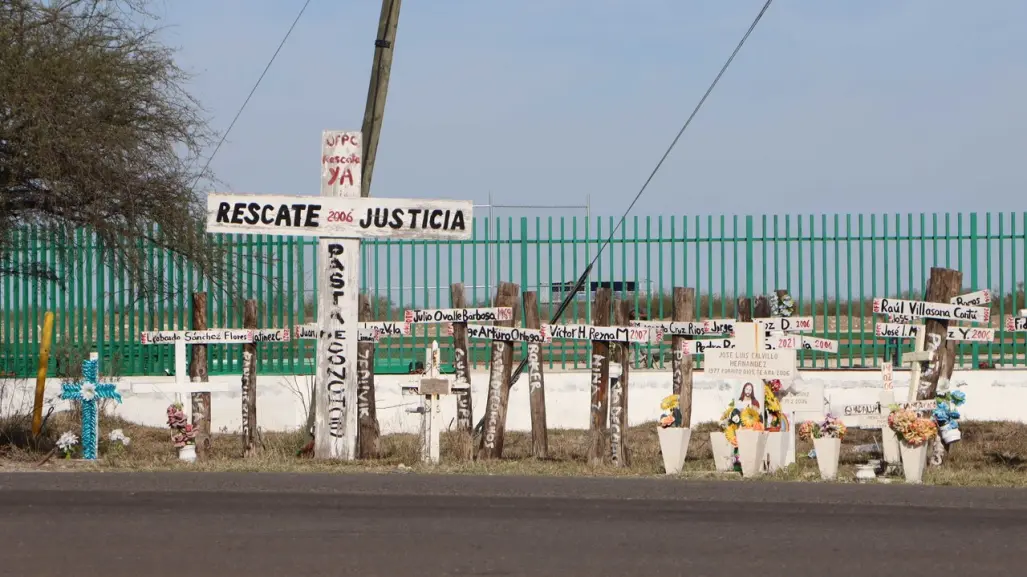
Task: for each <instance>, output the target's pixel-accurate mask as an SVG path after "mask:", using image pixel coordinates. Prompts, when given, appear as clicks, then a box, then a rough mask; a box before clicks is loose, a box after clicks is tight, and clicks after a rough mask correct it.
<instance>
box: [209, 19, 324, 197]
mask: <svg viewBox="0 0 1027 577" xmlns="http://www.w3.org/2000/svg"><path fill="white" fill-rule="evenodd" d="M307 6H310V0H307V1H306V2H304V3H303V7H302V8H300V11H299V14H297V15H296V18H295V19H294V20H293V21H292V26H289V30H288V31H286V33H285V36H284V37H283V38H282V41H281V42H280V43H279V44H278V48H277V49H276V50H275V53H274V54H272V55H271V60H268V62H267V66H265V67H264V71H263V72H261V73H260V78H258V79H257V82H256V83H255V84H254V85H253V88H251V89H250V93H249V95H248V96H246V100H244V101H243V103H242V106H240V107H239V110H238V111H237V112H236V113H235V118H233V119H232V123H231V124H229V125H228V129H227V130H225V133H224V134H223V135H222V136H221V140H220V141H219V142H218V145H217V146H215V147H214V152H212V153H210V157H208V158H207V164H204V165H203V170H201V171H200V172H199V174H197V175H196V181H194V182H193V187H195V186H196V183H197V182H199V181H200V177H201V176H202V175H203V174H204V173H205V172H207V169H208V168H210V163H211V161H212V160H214V156H215V155H216V154H217V153H218V151H219V150H221V145H222V144H224V143H225V139H226V138H228V133H229V132H231V131H232V127H233V126H235V122H236V121H237V120H239V116H241V115H242V111H243V110H246V105H247V104H249V103H250V98H253V93H254V92H256V91H257V87H258V86H260V83H261V81H262V80H264V76H265V75H267V71H268V70H269V69H270V68H271V65H272V64H274V62H275V58H278V53H279V52H281V51H282V47H283V46H285V41H286V40H288V39H289V36H291V35H292V31H293V29H294V28H296V23H297V22H299V21H300V17H302V16H303V13H304V12H306V10H307Z"/></svg>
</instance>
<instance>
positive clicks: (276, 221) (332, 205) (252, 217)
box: [207, 194, 473, 239]
mask: <svg viewBox="0 0 1027 577" xmlns="http://www.w3.org/2000/svg"><path fill="white" fill-rule="evenodd" d="M472 204H473V203H472V202H471V201H469V200H430V199H426V198H425V199H422V198H385V197H348V196H284V195H271V194H211V195H209V196H208V197H207V232H227V233H256V234H284V235H290V236H324V237H335V238H417V239H469V238H471V224H472V223H471V215H472Z"/></svg>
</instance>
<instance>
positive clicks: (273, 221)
mask: <svg viewBox="0 0 1027 577" xmlns="http://www.w3.org/2000/svg"><path fill="white" fill-rule="evenodd" d="M362 142H363V137H362V134H361V133H360V132H359V131H340V130H326V131H324V132H323V133H322V135H321V191H320V196H314V195H305V196H283V195H263V194H211V195H209V196H208V197H207V232H208V233H218V232H220V233H229V234H237V233H243V234H254V233H256V234H276V235H278V234H280V235H289V236H312V237H317V238H318V249H317V262H318V275H317V298H318V307H317V311H318V318H317V323H316V324H317V331H318V336H317V341H318V346H317V351H318V354H317V361H316V363H317V364H316V371H315V377H314V380H315V382H314V406H315V415H314V456H315V457H316V458H319V459H344V460H352V459H355V458H356V456H357V445H356V443H357V421H358V414H357V343H358V338H359V329H357V328H356V327H358V312H359V303H358V297H359V292H360V289H359V286H360V275H359V271H360V239H363V238H398V239H417V240H467V239H470V238H471V232H472V228H473V227H472V225H473V222H472V216H473V208H472V203H471V201H462V200H432V199H400V198H371V197H361V196H360V184H361V166H362V155H363V149H362ZM332 421H335V422H338V423H342V426H341V427H332V426H331V425H330V423H331V422H332Z"/></svg>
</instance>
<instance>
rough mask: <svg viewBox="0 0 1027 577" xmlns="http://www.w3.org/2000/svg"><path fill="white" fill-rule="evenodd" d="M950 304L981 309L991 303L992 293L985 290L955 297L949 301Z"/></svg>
mask: <svg viewBox="0 0 1027 577" xmlns="http://www.w3.org/2000/svg"><path fill="white" fill-rule="evenodd" d="M949 302H950V303H952V304H954V305H967V306H972V307H979V306H981V305H986V304H988V303H990V302H991V291H989V290H988V289H984V290H981V291H977V292H972V293H967V294H965V295H959V296H954V297H952V298H951V299H949Z"/></svg>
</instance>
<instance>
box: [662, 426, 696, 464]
mask: <svg viewBox="0 0 1027 577" xmlns="http://www.w3.org/2000/svg"><path fill="white" fill-rule="evenodd" d="M656 433H657V435H659V437H660V452H661V453H663V468H664V469H665V470H666V472H667V474H668V475H677V474H678V473H680V472H681V467H683V466H684V465H685V457H686V456H687V455H688V441H689V440H690V439H691V438H692V429H689V428H688V427H657V428H656Z"/></svg>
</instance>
